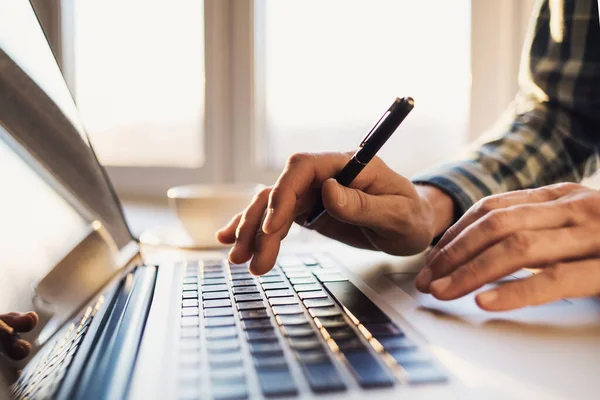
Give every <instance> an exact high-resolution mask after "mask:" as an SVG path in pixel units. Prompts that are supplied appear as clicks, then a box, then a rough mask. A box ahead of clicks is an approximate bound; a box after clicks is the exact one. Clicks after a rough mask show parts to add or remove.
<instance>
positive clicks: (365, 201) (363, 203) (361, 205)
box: [356, 190, 369, 211]
mask: <svg viewBox="0 0 600 400" xmlns="http://www.w3.org/2000/svg"><path fill="white" fill-rule="evenodd" d="M356 194H357V198H358V209H359V210H360V211H366V210H368V209H369V198H368V197H367V195H366V194H365V193H364V192H362V191H360V190H357V191H356Z"/></svg>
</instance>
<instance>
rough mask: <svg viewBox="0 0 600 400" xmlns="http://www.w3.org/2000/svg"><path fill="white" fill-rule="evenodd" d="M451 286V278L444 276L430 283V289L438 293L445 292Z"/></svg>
mask: <svg viewBox="0 0 600 400" xmlns="http://www.w3.org/2000/svg"><path fill="white" fill-rule="evenodd" d="M451 284H452V277H451V276H446V277H444V278H442V279H438V280H436V281H433V282H432V283H431V289H432V290H434V291H436V292H438V293H440V292H442V293H443V292H445V291H446V289H448V288H449V287H450V285H451Z"/></svg>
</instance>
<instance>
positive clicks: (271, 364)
mask: <svg viewBox="0 0 600 400" xmlns="http://www.w3.org/2000/svg"><path fill="white" fill-rule="evenodd" d="M254 366H255V367H256V369H258V370H265V369H282V368H283V369H286V370H287V368H288V366H287V362H286V361H285V357H284V356H283V355H279V356H274V355H270V356H259V357H254Z"/></svg>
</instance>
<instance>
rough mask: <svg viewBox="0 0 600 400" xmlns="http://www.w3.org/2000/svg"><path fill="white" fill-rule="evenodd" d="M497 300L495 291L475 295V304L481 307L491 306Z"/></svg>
mask: <svg viewBox="0 0 600 400" xmlns="http://www.w3.org/2000/svg"><path fill="white" fill-rule="evenodd" d="M497 298H498V291H497V290H490V291H489V292H483V293H479V294H478V295H477V302H478V303H479V304H482V305H489V304H492V303H493V302H494V301H496V299H497Z"/></svg>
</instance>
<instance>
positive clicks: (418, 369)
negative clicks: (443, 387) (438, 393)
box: [403, 364, 448, 384]
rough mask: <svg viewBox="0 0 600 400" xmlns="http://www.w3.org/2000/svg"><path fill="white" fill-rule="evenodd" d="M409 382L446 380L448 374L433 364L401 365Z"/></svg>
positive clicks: (419, 382) (420, 382)
mask: <svg viewBox="0 0 600 400" xmlns="http://www.w3.org/2000/svg"><path fill="white" fill-rule="evenodd" d="M403 368H404V371H405V372H406V377H407V379H408V382H409V383H410V384H422V383H439V382H446V381H447V380H448V376H446V374H444V372H442V371H441V370H440V369H439V368H438V367H437V366H435V365H434V364H414V365H407V366H403Z"/></svg>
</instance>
